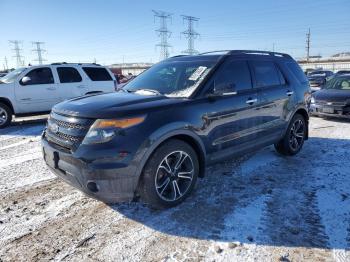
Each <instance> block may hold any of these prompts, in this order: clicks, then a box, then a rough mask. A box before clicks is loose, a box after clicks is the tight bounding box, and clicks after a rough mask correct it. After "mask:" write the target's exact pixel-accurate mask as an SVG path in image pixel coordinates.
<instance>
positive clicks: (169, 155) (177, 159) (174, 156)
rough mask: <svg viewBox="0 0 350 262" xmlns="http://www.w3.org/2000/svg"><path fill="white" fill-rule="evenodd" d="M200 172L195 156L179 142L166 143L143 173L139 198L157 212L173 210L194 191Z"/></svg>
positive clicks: (157, 150)
mask: <svg viewBox="0 0 350 262" xmlns="http://www.w3.org/2000/svg"><path fill="white" fill-rule="evenodd" d="M198 173H199V164H198V157H197V155H196V152H195V151H194V150H193V148H192V147H191V146H190V145H189V144H187V143H185V142H184V141H181V140H176V139H173V140H169V141H167V142H165V143H164V144H162V145H161V146H160V147H159V148H158V149H156V151H155V152H154V153H153V154H152V156H151V157H150V159H149V160H148V162H147V164H146V166H145V169H144V171H143V175H142V178H141V179H142V180H141V186H140V195H141V199H142V200H143V202H145V203H147V204H149V205H150V206H151V207H153V208H156V209H162V208H168V207H173V206H175V205H177V204H179V203H181V202H182V201H184V200H185V198H187V197H188V196H189V194H190V193H191V191H192V190H193V187H194V186H195V184H196V181H197V177H198Z"/></svg>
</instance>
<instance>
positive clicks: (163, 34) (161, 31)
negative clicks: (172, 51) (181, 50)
mask: <svg viewBox="0 0 350 262" xmlns="http://www.w3.org/2000/svg"><path fill="white" fill-rule="evenodd" d="M152 12H153V13H154V19H155V20H156V19H157V18H158V19H159V28H158V29H157V30H156V32H157V33H158V35H159V37H160V43H159V44H157V45H156V46H157V47H160V59H161V60H163V59H166V58H168V57H169V48H170V47H171V45H170V44H169V43H168V39H169V38H170V36H171V31H169V30H168V20H170V21H171V18H172V14H170V13H167V12H163V11H155V10H152Z"/></svg>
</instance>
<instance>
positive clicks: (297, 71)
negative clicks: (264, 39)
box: [286, 62, 308, 84]
mask: <svg viewBox="0 0 350 262" xmlns="http://www.w3.org/2000/svg"><path fill="white" fill-rule="evenodd" d="M286 66H287V68H288V70H289V71H290V72H291V73H292V74H293V75H294V76H295V77H296V79H298V80H299V82H300V83H302V84H305V83H307V82H308V80H307V77H306V75H305V74H304V72H303V70H301V68H300V66H299V65H298V64H297V63H295V62H294V63H293V62H290V63H286Z"/></svg>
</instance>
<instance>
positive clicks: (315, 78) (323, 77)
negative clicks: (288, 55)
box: [308, 76, 326, 82]
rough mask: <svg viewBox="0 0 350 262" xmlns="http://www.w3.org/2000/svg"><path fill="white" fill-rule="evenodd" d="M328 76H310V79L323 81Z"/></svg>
mask: <svg viewBox="0 0 350 262" xmlns="http://www.w3.org/2000/svg"><path fill="white" fill-rule="evenodd" d="M325 78H326V77H325V76H309V77H308V79H309V81H316V82H318V81H323V80H324V79H325Z"/></svg>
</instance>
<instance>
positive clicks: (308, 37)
mask: <svg viewBox="0 0 350 262" xmlns="http://www.w3.org/2000/svg"><path fill="white" fill-rule="evenodd" d="M310 38H311V32H310V28H309V31H308V32H307V34H306V61H309V59H310V41H311V39H310Z"/></svg>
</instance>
